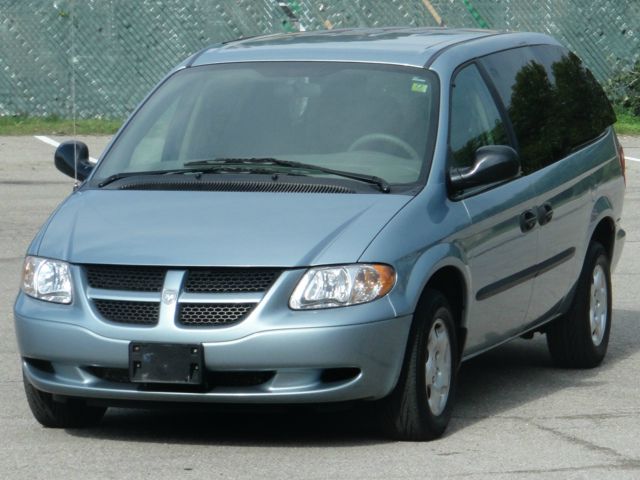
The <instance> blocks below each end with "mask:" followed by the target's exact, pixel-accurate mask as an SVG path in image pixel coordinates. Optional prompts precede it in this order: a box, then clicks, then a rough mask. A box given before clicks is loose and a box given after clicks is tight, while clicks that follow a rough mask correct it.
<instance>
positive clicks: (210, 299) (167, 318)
mask: <svg viewBox="0 0 640 480" xmlns="http://www.w3.org/2000/svg"><path fill="white" fill-rule="evenodd" d="M84 268H85V274H86V277H85V278H87V286H86V296H87V297H88V298H89V300H90V304H91V305H92V307H93V308H94V310H95V312H96V314H97V316H98V317H99V318H101V319H103V320H105V321H107V322H112V323H117V324H126V325H136V326H144V327H154V326H156V325H160V324H165V325H167V324H173V325H174V326H177V327H179V328H216V327H224V326H230V325H235V324H238V323H240V322H242V321H243V320H245V319H246V318H247V317H248V316H249V315H251V313H252V311H253V310H254V309H255V307H256V306H257V305H258V303H260V301H261V300H262V298H263V297H264V295H265V294H266V292H267V291H268V289H269V288H270V287H271V285H272V284H273V283H274V282H275V280H276V279H277V278H278V277H279V275H280V273H281V272H282V270H281V269H273V268H269V269H266V268H193V269H173V268H162V267H121V266H113V267H112V266H95V265H87V266H85V267H84ZM96 272H97V273H96ZM105 272H106V273H105ZM119 272H122V276H123V277H122V278H119V277H118V273H119ZM139 272H142V273H139ZM158 272H161V275H162V278H163V282H162V286H161V288H159V289H157V288H156V287H155V284H154V282H157V278H158V274H159V273H158ZM194 272H195V273H194ZM190 274H191V275H192V277H191V281H189V277H190ZM96 278H97V279H98V280H96ZM105 279H106V280H105ZM132 279H140V280H141V282H140V283H141V284H136V283H135V282H133V281H132ZM149 279H151V280H149ZM96 285H99V286H101V287H103V288H95V286H96ZM150 285H151V286H153V287H154V288H153V291H149V290H151V288H150ZM104 287H107V288H104ZM115 287H128V288H126V289H125V288H115Z"/></svg>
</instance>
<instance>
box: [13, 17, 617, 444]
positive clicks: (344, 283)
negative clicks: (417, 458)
mask: <svg viewBox="0 0 640 480" xmlns="http://www.w3.org/2000/svg"><path fill="white" fill-rule="evenodd" d="M614 121H615V115H614V114H613V111H612V109H611V106H610V105H609V102H608V101H607V99H606V97H605V95H604V93H603V92H602V89H601V88H600V87H599V86H598V84H597V82H596V81H595V80H594V78H593V76H592V75H591V73H590V72H589V71H588V70H587V69H586V68H585V67H584V66H583V65H582V63H581V61H580V60H579V59H578V58H577V57H576V56H575V55H574V54H572V53H571V52H569V51H568V50H566V49H565V48H564V47H562V46H561V45H559V44H558V43H557V42H556V41H555V40H553V39H552V38H550V37H548V36H546V35H542V34H531V33H501V32H492V31H487V30H482V31H479V30H448V29H425V28H422V29H409V28H405V29H398V28H394V29H369V30H360V29H356V30H343V31H328V32H322V33H320V32H315V33H302V34H284V35H273V36H265V37H257V38H251V39H244V40H238V41H234V42H229V43H225V44H219V45H214V46H212V47H210V48H207V49H206V50H204V51H202V52H199V53H197V54H196V55H193V56H192V57H191V58H189V59H188V60H186V61H185V62H184V63H182V64H181V65H179V66H178V67H176V68H175V69H174V70H173V71H172V72H171V73H170V74H169V75H168V76H167V77H166V78H165V79H164V80H163V81H162V82H160V84H159V85H158V86H157V87H156V88H155V89H154V90H153V92H152V93H151V94H150V95H149V96H148V97H147V98H146V99H145V100H144V101H143V102H142V104H141V105H140V107H139V108H138V109H137V110H136V111H135V112H134V113H133V114H132V115H131V117H130V119H129V120H128V121H127V122H126V123H125V124H124V126H123V127H122V128H121V130H120V131H119V132H118V134H117V135H116V136H115V137H114V139H113V140H112V142H111V143H110V145H109V146H108V147H107V148H106V150H105V152H104V153H103V155H102V157H101V158H100V160H99V162H98V164H97V165H96V166H95V167H94V166H93V165H92V164H90V163H89V161H88V158H89V153H88V149H87V147H86V146H85V145H84V144H82V143H80V142H77V141H72V142H67V143H65V144H63V145H61V146H60V147H59V148H58V150H57V151H56V155H55V162H56V165H57V167H58V168H59V169H60V170H61V171H62V172H64V173H67V174H69V175H72V176H76V177H77V178H78V180H79V181H81V183H79V185H77V187H76V188H75V190H74V192H73V193H72V194H71V195H70V196H69V197H68V198H67V199H66V200H65V201H64V202H63V203H62V204H61V205H60V206H59V207H58V208H57V210H56V211H55V212H54V213H53V214H52V215H51V217H50V218H49V220H48V221H47V222H46V223H45V225H44V226H43V227H42V229H41V230H40V232H39V233H38V234H37V236H36V237H35V239H34V240H33V242H32V243H31V246H30V247H29V249H28V252H27V256H26V259H25V263H24V272H23V279H22V284H21V290H20V293H19V294H18V298H17V300H16V303H15V309H14V314H15V324H16V333H17V337H18V343H19V347H20V352H21V356H22V362H23V363H22V365H23V372H24V380H25V382H24V384H25V390H26V393H27V399H28V401H29V405H30V407H31V410H32V412H33V414H34V416H35V418H36V419H37V420H38V421H39V422H40V423H41V424H43V425H44V426H47V427H70V426H76V427H80V426H88V425H92V424H95V423H96V422H99V421H100V419H101V418H102V416H103V414H104V412H105V410H106V408H107V407H108V406H109V405H113V404H118V405H121V404H123V403H127V402H130V404H134V405H135V404H140V403H143V402H181V403H182V402H195V403H233V404H267V403H268V404H297V403H313V404H325V403H333V402H348V401H369V402H375V404H376V405H377V407H378V408H379V412H380V413H379V416H378V417H379V420H380V422H381V424H382V426H383V427H384V428H386V429H387V431H388V432H389V433H390V434H391V435H392V436H393V437H395V438H400V439H410V440H423V439H432V438H435V437H438V436H439V435H441V434H442V433H443V431H444V430H445V428H446V425H447V423H448V421H449V418H450V416H451V410H452V405H453V398H454V394H455V387H456V377H457V371H458V367H459V365H460V363H461V361H463V360H466V359H469V358H471V357H473V356H475V355H478V354H480V353H482V352H485V351H486V350H488V349H491V348H493V347H496V346H497V345H500V344H502V343H504V342H506V341H508V340H510V339H513V338H516V337H519V336H522V335H531V334H533V333H534V332H542V333H545V334H546V335H547V340H548V345H549V349H550V353H551V356H552V357H553V359H554V361H555V362H556V363H557V364H559V365H562V366H569V367H579V368H588V367H594V366H596V365H598V364H599V363H600V362H601V361H602V360H603V358H604V356H605V353H606V350H607V344H608V340H609V332H610V327H611V299H612V292H611V280H610V270H611V268H613V266H614V265H615V264H616V262H617V261H618V259H619V257H620V253H621V251H622V246H623V243H624V237H625V233H624V230H622V228H621V226H620V216H621V210H622V202H623V195H624V186H625V183H624V182H625V181H624V156H623V153H622V150H621V148H620V146H619V143H618V141H617V139H616V136H615V134H614V132H613V130H612V128H611V125H612V124H613V123H614Z"/></svg>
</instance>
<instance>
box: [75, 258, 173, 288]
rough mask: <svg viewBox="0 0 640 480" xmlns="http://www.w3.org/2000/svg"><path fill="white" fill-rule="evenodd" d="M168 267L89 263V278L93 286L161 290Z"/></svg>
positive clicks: (87, 268) (87, 269)
mask: <svg viewBox="0 0 640 480" xmlns="http://www.w3.org/2000/svg"><path fill="white" fill-rule="evenodd" d="M166 271H167V269H166V268H162V267H129V266H118V265H87V267H86V272H87V280H88V282H89V285H90V286H91V287H93V288H104V289H108V290H131V291H135V292H159V291H161V290H162V284H163V282H164V275H165V273H166Z"/></svg>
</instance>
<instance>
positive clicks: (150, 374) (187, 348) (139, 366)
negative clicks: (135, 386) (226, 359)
mask: <svg viewBox="0 0 640 480" xmlns="http://www.w3.org/2000/svg"><path fill="white" fill-rule="evenodd" d="M203 358H204V355H203V348H202V345H198V344H175V343H145V342H131V343H130V344H129V378H130V380H131V382H133V383H164V384H173V385H202V381H203V363H204V362H203Z"/></svg>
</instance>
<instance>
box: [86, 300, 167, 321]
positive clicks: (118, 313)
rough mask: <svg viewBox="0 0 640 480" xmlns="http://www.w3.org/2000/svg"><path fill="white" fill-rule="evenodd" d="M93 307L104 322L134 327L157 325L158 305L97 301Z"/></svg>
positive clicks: (156, 303)
mask: <svg viewBox="0 0 640 480" xmlns="http://www.w3.org/2000/svg"><path fill="white" fill-rule="evenodd" d="M93 303H94V305H95V306H96V309H97V310H98V312H100V315H102V316H103V317H104V318H105V319H106V320H109V321H111V322H117V323H128V324H134V325H155V324H156V323H158V314H159V313H160V303H158V302H127V301H123V300H98V299H94V301H93Z"/></svg>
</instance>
